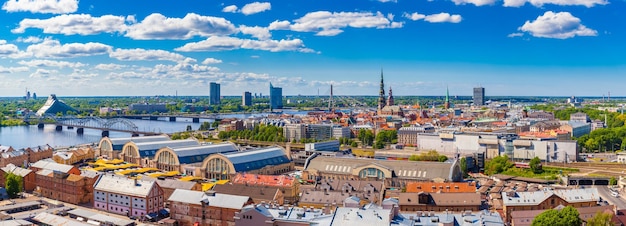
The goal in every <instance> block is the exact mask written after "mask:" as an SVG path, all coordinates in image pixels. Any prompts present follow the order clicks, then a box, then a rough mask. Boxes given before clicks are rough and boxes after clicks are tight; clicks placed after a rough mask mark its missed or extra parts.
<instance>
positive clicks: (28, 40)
mask: <svg viewBox="0 0 626 226" xmlns="http://www.w3.org/2000/svg"><path fill="white" fill-rule="evenodd" d="M17 41H18V42H23V43H40V42H43V39H42V38H40V37H35V36H28V37H19V38H17Z"/></svg>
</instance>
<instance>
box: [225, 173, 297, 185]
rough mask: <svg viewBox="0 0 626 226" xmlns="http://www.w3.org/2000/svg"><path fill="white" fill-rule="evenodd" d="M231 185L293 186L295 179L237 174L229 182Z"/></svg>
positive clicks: (283, 176) (281, 176) (284, 176)
mask: <svg viewBox="0 0 626 226" xmlns="http://www.w3.org/2000/svg"><path fill="white" fill-rule="evenodd" d="M231 182H232V183H235V184H246V183H247V184H261V185H268V186H279V187H285V186H293V185H294V183H295V179H294V178H293V177H290V176H287V175H280V176H275V175H258V174H243V173H240V174H237V175H235V177H234V178H233V179H232V180H231Z"/></svg>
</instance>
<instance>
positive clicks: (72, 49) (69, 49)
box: [21, 39, 111, 58]
mask: <svg viewBox="0 0 626 226" xmlns="http://www.w3.org/2000/svg"><path fill="white" fill-rule="evenodd" d="M110 51H111V46H109V45H105V44H102V43H97V42H88V43H68V44H61V43H60V42H59V41H58V40H52V39H49V40H44V41H43V42H41V43H37V44H33V45H30V46H28V47H27V48H26V52H25V53H24V54H21V55H22V56H23V57H27V56H34V57H37V58H69V57H79V56H94V55H102V54H107V53H109V52H110Z"/></svg>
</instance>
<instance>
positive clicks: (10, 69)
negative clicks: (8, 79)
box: [0, 65, 28, 74]
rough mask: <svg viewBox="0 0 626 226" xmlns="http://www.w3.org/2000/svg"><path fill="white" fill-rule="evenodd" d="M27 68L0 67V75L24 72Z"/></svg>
mask: <svg viewBox="0 0 626 226" xmlns="http://www.w3.org/2000/svg"><path fill="white" fill-rule="evenodd" d="M26 71H28V67H3V66H1V65H0V74H5V73H16V72H26Z"/></svg>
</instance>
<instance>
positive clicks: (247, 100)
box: [241, 91, 252, 106]
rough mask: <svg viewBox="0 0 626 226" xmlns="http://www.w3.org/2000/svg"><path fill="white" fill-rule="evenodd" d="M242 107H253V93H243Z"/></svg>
mask: <svg viewBox="0 0 626 226" xmlns="http://www.w3.org/2000/svg"><path fill="white" fill-rule="evenodd" d="M241 105H242V106H252V93H250V92H248V91H246V92H243V96H241Z"/></svg>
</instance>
